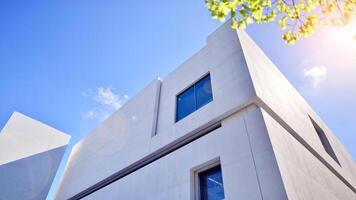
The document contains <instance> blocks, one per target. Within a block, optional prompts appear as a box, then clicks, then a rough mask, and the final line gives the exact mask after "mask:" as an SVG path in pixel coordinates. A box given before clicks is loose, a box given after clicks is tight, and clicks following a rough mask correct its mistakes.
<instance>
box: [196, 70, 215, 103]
mask: <svg viewBox="0 0 356 200" xmlns="http://www.w3.org/2000/svg"><path fill="white" fill-rule="evenodd" d="M195 93H196V104H197V109H199V108H201V107H202V106H204V105H205V104H207V103H209V102H210V101H212V100H213V94H212V92H211V82H210V75H207V76H206V77H204V78H203V79H202V80H200V81H199V82H198V83H196V85H195Z"/></svg>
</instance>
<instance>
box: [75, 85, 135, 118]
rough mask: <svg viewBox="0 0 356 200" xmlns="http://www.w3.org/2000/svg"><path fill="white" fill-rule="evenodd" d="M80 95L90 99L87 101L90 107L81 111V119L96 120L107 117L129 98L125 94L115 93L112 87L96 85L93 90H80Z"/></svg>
mask: <svg viewBox="0 0 356 200" xmlns="http://www.w3.org/2000/svg"><path fill="white" fill-rule="evenodd" d="M82 96H83V97H84V98H85V99H89V100H91V101H90V102H89V103H88V104H89V105H90V107H91V108H90V109H88V110H87V111H85V112H83V113H82V119H96V120H98V121H103V120H105V119H106V118H108V117H109V116H110V115H111V114H112V113H113V112H114V111H116V110H117V109H119V108H120V107H121V106H122V105H123V104H124V103H125V102H126V101H127V100H128V99H129V96H128V95H126V94H125V95H119V94H117V93H115V89H114V88H112V87H98V88H96V90H95V92H93V91H87V92H82Z"/></svg>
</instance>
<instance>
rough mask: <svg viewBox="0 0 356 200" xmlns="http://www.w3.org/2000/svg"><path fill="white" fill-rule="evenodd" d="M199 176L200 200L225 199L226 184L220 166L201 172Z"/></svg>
mask: <svg viewBox="0 0 356 200" xmlns="http://www.w3.org/2000/svg"><path fill="white" fill-rule="evenodd" d="M198 176H199V187H200V188H199V189H200V200H221V199H225V194H224V183H223V178H222V173H221V166H220V165H218V166H216V167H214V168H211V169H208V170H207V171H203V172H200V173H199V174H198Z"/></svg>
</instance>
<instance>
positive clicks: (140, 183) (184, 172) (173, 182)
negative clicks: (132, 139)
mask: <svg viewBox="0 0 356 200" xmlns="http://www.w3.org/2000/svg"><path fill="white" fill-rule="evenodd" d="M257 112H258V111H257ZM259 112H260V111H259ZM256 115H257V114H256V113H246V112H241V113H239V114H236V115H234V116H231V117H230V118H227V119H226V120H224V121H223V122H222V127H221V128H219V129H216V130H214V131H213V132H211V133H209V134H208V135H205V136H203V137H201V138H199V139H197V140H195V141H194V142H192V143H189V144H188V145H186V146H184V147H182V148H180V149H178V150H176V151H174V152H172V153H170V154H168V155H167V156H164V157H163V158H161V159H159V160H157V161H155V162H153V163H151V164H149V165H147V166H145V167H144V168H141V169H139V170H138V171H135V172H134V173H132V174H130V175H128V176H126V177H124V178H122V179H120V180H118V181H116V182H114V183H112V184H110V185H109V186H107V187H104V188H102V189H100V190H98V191H97V192H95V193H93V194H91V195H89V196H87V197H86V198H84V199H93V200H98V199H126V200H131V199H132V200H136V199H142V200H166V199H170V200H175V199H176V200H180V199H191V197H192V196H191V194H192V193H194V191H192V187H191V186H192V185H193V184H194V183H193V179H192V174H193V170H196V169H197V166H201V165H202V164H204V163H207V162H209V161H211V160H215V159H216V158H220V161H221V167H222V174H223V182H224V188H225V198H226V199H227V200H235V199H251V200H253V199H256V200H260V199H262V196H261V191H260V189H259V181H258V178H257V175H256V171H255V167H254V160H253V156H252V153H251V152H252V151H251V146H250V145H249V138H248V132H247V130H246V125H245V122H244V117H245V116H248V118H249V121H250V122H251V123H253V124H254V125H255V124H258V123H263V121H261V113H260V117H259V118H258V117H256ZM261 125H262V127H263V124H261ZM262 127H261V128H262ZM255 130H257V129H255ZM260 131H263V132H264V133H265V134H267V133H266V129H265V128H264V129H263V128H262V129H261V130H260ZM256 153H257V154H259V152H256ZM269 156H271V155H269ZM260 158H262V157H259V158H258V159H260ZM275 170H278V168H275ZM265 175H266V174H265ZM275 183H276V182H275V180H274V179H270V184H275ZM278 189H279V190H280V191H278V192H277V191H276V190H274V191H272V192H270V194H269V195H271V193H273V192H276V193H279V194H280V193H281V191H282V193H283V191H284V189H283V187H280V188H278ZM266 195H267V196H265V197H266V198H263V199H274V200H278V199H285V198H280V197H282V196H283V195H282V196H280V195H276V194H274V195H272V196H274V197H275V198H269V197H272V196H269V197H268V194H266ZM284 197H285V196H284Z"/></svg>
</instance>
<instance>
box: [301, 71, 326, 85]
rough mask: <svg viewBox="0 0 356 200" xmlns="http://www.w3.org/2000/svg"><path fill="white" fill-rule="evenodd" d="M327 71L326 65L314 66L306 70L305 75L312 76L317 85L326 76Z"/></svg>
mask: <svg viewBox="0 0 356 200" xmlns="http://www.w3.org/2000/svg"><path fill="white" fill-rule="evenodd" d="M327 72H328V70H327V68H326V67H325V66H314V67H312V68H310V69H308V70H304V76H305V77H307V78H310V79H311V80H312V82H313V86H314V87H317V86H318V85H319V83H320V82H321V81H322V80H324V79H325V78H326V74H327Z"/></svg>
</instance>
